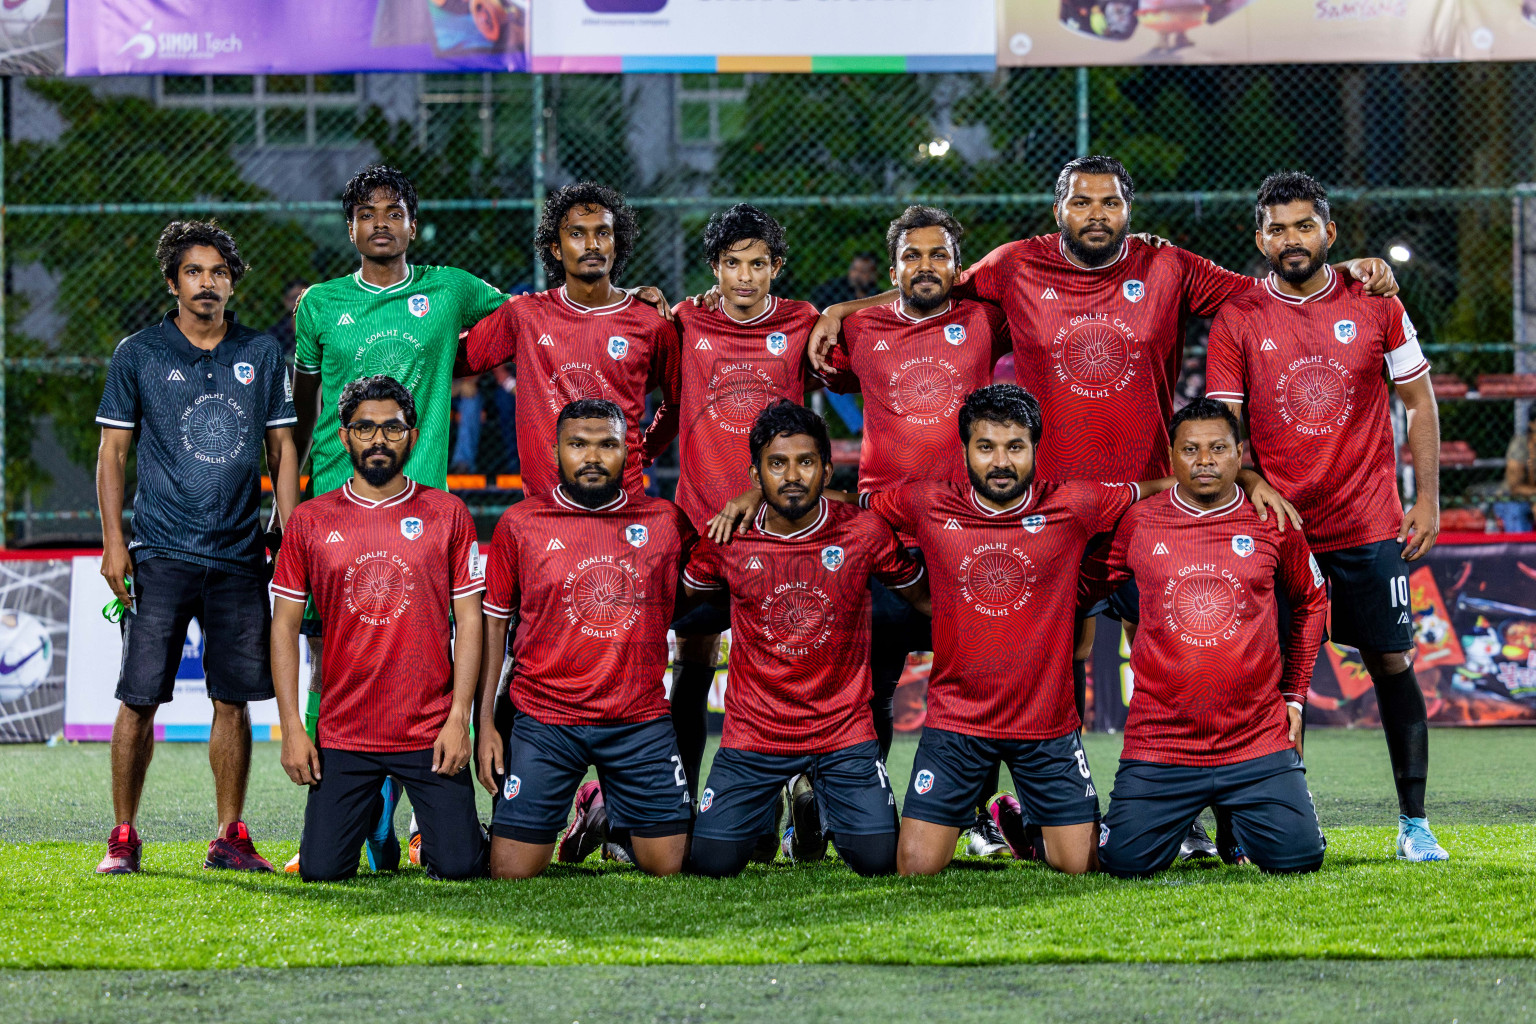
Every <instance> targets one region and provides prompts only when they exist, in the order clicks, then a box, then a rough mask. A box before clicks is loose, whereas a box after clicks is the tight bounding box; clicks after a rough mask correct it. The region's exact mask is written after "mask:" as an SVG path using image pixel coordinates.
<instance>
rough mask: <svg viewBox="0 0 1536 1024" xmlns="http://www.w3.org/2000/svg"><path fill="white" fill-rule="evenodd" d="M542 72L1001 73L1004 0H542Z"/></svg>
mask: <svg viewBox="0 0 1536 1024" xmlns="http://www.w3.org/2000/svg"><path fill="white" fill-rule="evenodd" d="M531 13H532V15H533V70H534V71H540V72H543V71H588V72H612V71H678V72H697V73H711V72H716V71H719V72H740V71H781V72H804V71H895V72H900V71H991V70H992V68H993V64H994V57H993V54H994V52H995V50H996V34H997V7H996V0H532V7H531Z"/></svg>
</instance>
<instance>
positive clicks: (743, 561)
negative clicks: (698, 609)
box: [683, 498, 923, 754]
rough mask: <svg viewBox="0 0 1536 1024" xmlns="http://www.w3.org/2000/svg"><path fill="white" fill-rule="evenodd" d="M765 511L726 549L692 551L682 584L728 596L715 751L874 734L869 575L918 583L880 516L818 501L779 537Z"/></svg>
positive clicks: (776, 749) (811, 750) (840, 744)
mask: <svg viewBox="0 0 1536 1024" xmlns="http://www.w3.org/2000/svg"><path fill="white" fill-rule="evenodd" d="M766 514H767V509H766V507H765V508H762V509H759V510H758V513H757V518H756V519H754V520H753V521H752V524H751V525H750V526H749V527H748V528H747V529H745V530H743V531H742V532H740V533H738V534H737V535H736V536H735V537H734V538H732V539H731V542H730V544H728V545H725V546H724V547H722V546H721V545H719V544H716V543H714V542H713V541H711V540H710V539H709V538H708V537H705V538H704V539H702V540H700V541H699V544H698V547H696V548H694V551H693V557H692V558H691V559H689V561H688V567H687V568H686V569H685V570H683V582H685V583H687V584H688V585H689V586H690V587H693V588H694V589H696V590H722V589H724V590H729V591H730V596H731V664H730V685H729V686H727V687H726V691H725V734H724V736H723V737H722V738H721V741H720V743H721V746H725V747H734V748H736V749H739V750H752V751H756V752H758V753H763V754H815V753H827V752H829V751H833V750H841V749H843V748H844V747H849V746H852V745H853V744H855V743H863V742H864V741H866V740H873V739H874V738H875V727H874V725H873V724H871V722H870V717H869V699H870V696H871V690H870V679H869V629H870V626H869V578H870V577H871V576H873V577H875V578H876V579H878V580H879V581H880V582H881V583H884V584H885V585H886V586H888V587H890V588H892V589H896V590H899V589H901V588H903V587H908V586H911V585H912V584H914V583H916V582H917V581H918V580H919V579H921V578H922V575H923V568H922V565H921V564H920V563H919V562H917V560H916V559H914V558H913V557H912V556H911V555H909V554H907V551H906V549H905V548H903V547H902V546H901V545H900V544H899V543H898V542H897V540H896V535H895V534H894V533H892V532H891V528H890V527H889V526H887V525H886V524H885V522H884V521H883V520H881V519H880V518H879V517H878V516H872V515H869V514H867V513H864V512H861V511H859V510H858V509H857V508H855V507H854V506H852V505H845V504H842V503H839V502H832V501H828V500H827V499H826V498H822V499H821V507H820V512H819V514H818V515H817V518H816V521H815V522H813V523H812V524H811V525H810V526H807V527H805V528H804V529H803V530H800V531H799V532H798V533H794V534H791V535H789V536H785V537H780V536H778V535H776V534H772V533H768V532H766V531H765V530H764V529H763V519H764V517H765V515H766Z"/></svg>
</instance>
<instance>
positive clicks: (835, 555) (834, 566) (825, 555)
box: [821, 544, 843, 572]
mask: <svg viewBox="0 0 1536 1024" xmlns="http://www.w3.org/2000/svg"><path fill="white" fill-rule="evenodd" d="M821 564H822V565H824V566H825V567H826V568H827V571H828V572H837V570H839V569H841V568H842V567H843V549H842V548H840V547H838V546H837V545H836V544H828V545H827V546H826V547H824V548H822V549H821Z"/></svg>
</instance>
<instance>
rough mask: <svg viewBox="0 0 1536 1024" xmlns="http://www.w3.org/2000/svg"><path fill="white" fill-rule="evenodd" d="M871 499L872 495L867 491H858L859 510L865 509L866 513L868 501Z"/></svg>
mask: <svg viewBox="0 0 1536 1024" xmlns="http://www.w3.org/2000/svg"><path fill="white" fill-rule="evenodd" d="M872 497H874V495H872V494H871V493H870V492H869V491H860V492H859V508H862V509H865V510H866V511H867V510H868V509H869V500H870V499H871V498H872Z"/></svg>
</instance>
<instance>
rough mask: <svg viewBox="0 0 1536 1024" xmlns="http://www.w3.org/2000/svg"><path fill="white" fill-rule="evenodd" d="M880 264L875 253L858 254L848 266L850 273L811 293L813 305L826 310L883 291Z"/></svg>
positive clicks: (822, 285)
mask: <svg viewBox="0 0 1536 1024" xmlns="http://www.w3.org/2000/svg"><path fill="white" fill-rule="evenodd" d="M879 271H880V263H879V260H878V258H877V257H876V256H875V254H874V253H871V252H861V253H857V254H856V255H855V256H854V257H853V260H852V262H850V263H849V264H848V273H847V274H846V275H845V276H843V277H838V278H834V279H832V280H831V281H828V282H826V283H825V284H821V285H818V286H817V287H816V288H814V289H812V291H811V304H812V305H814V306H815V307H816V308H817V309H826V308H827V307H828V306H835V305H836V304H837V303H839V302H850V301H852V300H854V299H867V298H869V297H870V296H871V295H875V294H877V293H878V292H880V291H881V287H880V281H879V279H878V276H877V275H878V274H879Z"/></svg>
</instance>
